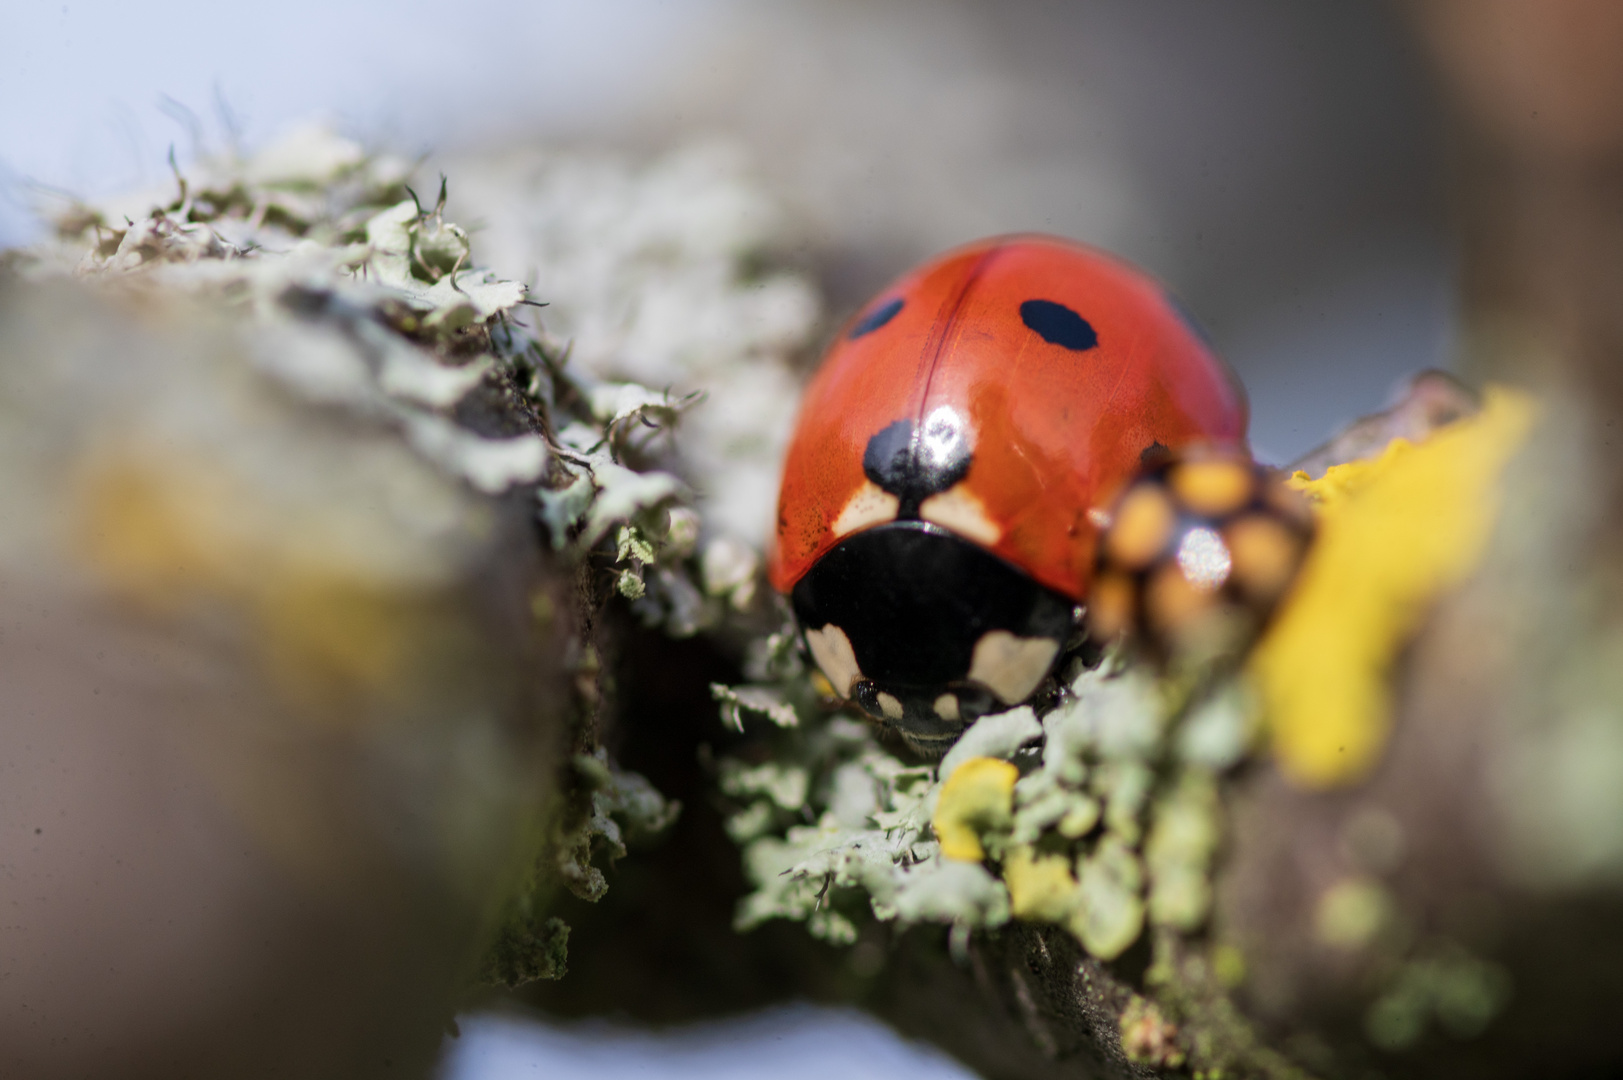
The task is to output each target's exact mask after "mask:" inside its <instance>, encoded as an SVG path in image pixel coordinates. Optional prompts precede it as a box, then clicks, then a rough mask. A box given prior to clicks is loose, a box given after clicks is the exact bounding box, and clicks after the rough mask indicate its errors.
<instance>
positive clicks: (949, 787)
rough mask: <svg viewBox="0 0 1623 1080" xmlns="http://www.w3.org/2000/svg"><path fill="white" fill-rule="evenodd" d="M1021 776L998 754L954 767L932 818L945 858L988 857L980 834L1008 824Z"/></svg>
mask: <svg viewBox="0 0 1623 1080" xmlns="http://www.w3.org/2000/svg"><path fill="white" fill-rule="evenodd" d="M1018 779H1020V770H1019V769H1017V768H1015V767H1014V766H1013V765H1011V764H1009V763H1008V762H1007V761H999V760H998V759H997V758H987V757H977V758H970V759H969V760H968V761H966V762H964V763H963V764H962V765H960V766H958V768H957V769H955V770H954V771H953V774H952V775H951V776H949V777H948V778H947V782H946V783H945V784H943V785H941V795H940V797H939V798H938V799H937V800H936V806H935V816H934V817H933V818H932V819H931V821H930V824H931V825H933V826H934V827H935V835H936V839H937V840H939V841H941V855H942V857H943V858H947V859H957V860H959V861H960V862H980V861H981V860H982V859H984V858H985V857H986V849H985V848H983V847H982V846H981V836H982V835H983V834H985V833H987V832H989V831H991V830H993V829H1006V828H1008V827H1009V823H1010V820H1011V818H1010V813H1011V810H1012V808H1013V806H1014V782H1015V781H1016V780H1018Z"/></svg>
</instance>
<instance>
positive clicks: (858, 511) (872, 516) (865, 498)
mask: <svg viewBox="0 0 1623 1080" xmlns="http://www.w3.org/2000/svg"><path fill="white" fill-rule="evenodd" d="M901 505H902V504H901V501H900V500H898V499H897V498H896V496H894V495H892V494H891V493H890V492H888V491H882V490H880V488H879V485H878V484H875V483H874V482H873V481H872V480H864V481H863V482H862V486H861V487H859V488H857V493H856V494H855V495H853V496H851V497H850V498H849V499H847V500H846V503H845V508H844V509H843V510H841V511H840V516H839V517H837V518H835V519H834V535H835V536H844V535H846V534H847V533H854V532H856V531H857V530H858V529H862V528H866V527H867V526H869V525H880V524H883V523H884V522H887V521H895V520H896V512H897V511H898V510H900V509H901Z"/></svg>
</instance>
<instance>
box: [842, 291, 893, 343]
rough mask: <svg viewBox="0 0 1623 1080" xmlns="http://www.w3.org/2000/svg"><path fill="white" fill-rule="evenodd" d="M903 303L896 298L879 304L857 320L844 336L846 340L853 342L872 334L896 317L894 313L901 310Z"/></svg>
mask: <svg viewBox="0 0 1623 1080" xmlns="http://www.w3.org/2000/svg"><path fill="white" fill-rule="evenodd" d="M903 303H904V301H903V300H902V298H901V297H899V296H898V297H897V298H896V299H894V300H890V301H887V302H885V303H883V304H880V305H879V306H878V307H876V308H874V309H873V310H872V311H870V312H868V314H866V315H864V316H863V317H862V318H860V319H858V320H857V323H856V325H855V326H853V327H851V332H850V333H849V334H846V335H845V336H846V338H847V339H848V340H851V341H855V340H856V339H857V338H859V337H861V336H862V335H863V334H871V333H873V332H874V331H875V330H877V329H879V328H880V327H881V326H884V325H885V324H886V323H888V322H890V320H892V319H894V318H895V317H896V313H897V312H898V311H901V310H902V304H903Z"/></svg>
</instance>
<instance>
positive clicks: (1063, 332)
mask: <svg viewBox="0 0 1623 1080" xmlns="http://www.w3.org/2000/svg"><path fill="white" fill-rule="evenodd" d="M1020 321H1021V322H1023V323H1025V324H1026V326H1027V327H1028V328H1030V329H1031V330H1034V331H1036V333H1037V336H1038V337H1040V338H1042V339H1043V340H1044V341H1046V342H1048V343H1049V344H1050V345H1060V346H1063V347H1065V348H1067V349H1070V350H1071V351H1072V352H1084V351H1086V350H1088V349H1091V348H1093V347H1095V346H1096V345H1098V344H1099V335H1098V334H1097V333H1096V332H1095V331H1094V329H1093V324H1092V323H1090V322H1088V320H1086V319H1084V318H1083V317H1082V316H1080V315H1078V314H1077V313H1076V312H1074V311H1072V310H1071V309H1070V308H1068V307H1066V306H1065V305H1064V304H1061V303H1058V302H1057V301H1054V300H1027V301H1026V302H1025V303H1023V304H1021V305H1020Z"/></svg>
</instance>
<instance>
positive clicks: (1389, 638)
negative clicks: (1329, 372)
mask: <svg viewBox="0 0 1623 1080" xmlns="http://www.w3.org/2000/svg"><path fill="white" fill-rule="evenodd" d="M1534 413H1535V407H1534V404H1533V402H1532V400H1531V399H1530V398H1528V397H1527V396H1526V395H1524V394H1521V393H1518V392H1515V391H1512V390H1508V389H1503V388H1490V389H1489V390H1488V392H1487V395H1486V400H1485V403H1484V406H1483V409H1482V411H1481V412H1480V413H1479V414H1477V415H1476V416H1474V417H1472V418H1470V419H1468V420H1463V421H1460V422H1458V423H1455V424H1451V425H1449V426H1448V427H1446V428H1443V429H1442V430H1440V431H1438V432H1437V433H1436V434H1435V435H1433V436H1432V437H1430V438H1429V439H1427V440H1426V441H1424V442H1423V443H1420V444H1418V445H1415V444H1411V443H1408V442H1406V441H1404V440H1401V439H1397V440H1394V441H1393V442H1392V444H1391V445H1389V446H1388V447H1387V449H1386V451H1385V453H1383V454H1382V455H1381V456H1380V457H1379V458H1376V459H1375V460H1372V461H1358V462H1350V463H1348V464H1345V465H1337V466H1333V467H1331V468H1330V469H1329V470H1328V472H1326V474H1325V475H1324V476H1323V477H1322V478H1320V479H1318V480H1311V479H1309V478H1308V477H1307V476H1306V474H1304V473H1298V474H1296V476H1295V477H1293V478H1292V480H1291V486H1293V487H1295V488H1296V489H1297V490H1300V491H1303V492H1305V493H1306V494H1307V496H1308V497H1309V498H1310V499H1311V500H1313V502H1314V504H1315V509H1316V511H1317V514H1318V520H1319V533H1318V538H1317V540H1316V542H1315V544H1314V546H1313V550H1312V551H1311V552H1310V553H1309V555H1308V557H1307V560H1306V562H1305V563H1304V565H1303V567H1302V571H1301V575H1300V577H1299V578H1298V580H1297V583H1296V586H1295V589H1294V590H1293V592H1292V594H1291V596H1290V598H1289V600H1288V601H1287V603H1286V606H1285V607H1284V608H1283V609H1282V610H1281V611H1280V613H1279V616H1278V618H1277V619H1276V621H1275V622H1274V625H1273V626H1272V628H1271V629H1270V630H1269V632H1268V633H1267V635H1266V636H1265V637H1264V638H1263V640H1262V641H1261V642H1260V643H1259V645H1258V647H1257V650H1256V652H1255V654H1254V655H1253V657H1252V660H1251V664H1250V672H1251V675H1252V677H1253V678H1254V679H1255V681H1256V684H1257V686H1258V689H1259V690H1260V693H1261V697H1262V700H1263V705H1264V709H1265V711H1266V715H1267V719H1268V723H1269V726H1270V730H1271V732H1272V740H1273V747H1274V753H1275V756H1276V758H1277V759H1278V762H1279V765H1280V768H1281V769H1282V770H1283V771H1284V772H1285V774H1286V776H1288V777H1289V778H1290V779H1291V780H1292V781H1294V782H1296V783H1297V784H1299V785H1302V786H1304V787H1313V788H1323V787H1331V786H1335V785H1338V784H1345V783H1350V782H1352V781H1355V780H1357V779H1359V778H1360V777H1362V776H1364V775H1365V774H1367V772H1368V771H1369V769H1370V768H1371V767H1372V766H1373V765H1374V763H1375V762H1376V760H1377V759H1378V758H1379V755H1380V751H1381V748H1382V747H1383V746H1384V745H1385V742H1386V737H1387V732H1388V729H1389V727H1390V724H1391V716H1390V711H1391V705H1390V700H1389V689H1388V678H1389V675H1390V671H1391V667H1392V664H1393V661H1394V660H1395V658H1396V657H1397V655H1398V653H1399V651H1400V650H1401V649H1402V648H1403V646H1404V645H1405V644H1406V643H1407V642H1408V641H1409V639H1410V638H1411V636H1412V635H1413V634H1414V632H1415V629H1416V628H1417V626H1418V625H1419V623H1420V620H1421V619H1422V618H1423V617H1424V615H1425V612H1426V610H1427V608H1428V606H1429V605H1430V603H1431V602H1432V601H1433V600H1434V599H1435V598H1436V597H1437V596H1438V594H1439V593H1441V592H1442V591H1443V590H1445V589H1448V588H1451V587H1453V586H1456V585H1458V584H1459V583H1460V582H1461V581H1463V580H1464V579H1465V578H1466V577H1467V576H1468V575H1469V574H1470V573H1471V571H1472V570H1473V569H1475V567H1476V566H1477V564H1478V562H1479V561H1480V559H1481V557H1482V553H1483V550H1484V548H1485V546H1486V544H1487V540H1488V536H1489V533H1490V532H1491V530H1492V528H1493V524H1494V522H1495V520H1496V518H1497V515H1498V496H1499V492H1498V481H1499V477H1500V474H1501V473H1502V471H1503V469H1504V466H1505V464H1506V462H1507V461H1508V460H1509V459H1510V457H1511V455H1512V454H1513V453H1515V451H1516V450H1517V448H1518V447H1520V446H1521V444H1522V442H1523V441H1524V439H1525V438H1526V435H1527V432H1528V429H1529V428H1530V427H1531V425H1532V422H1533V418H1534Z"/></svg>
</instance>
